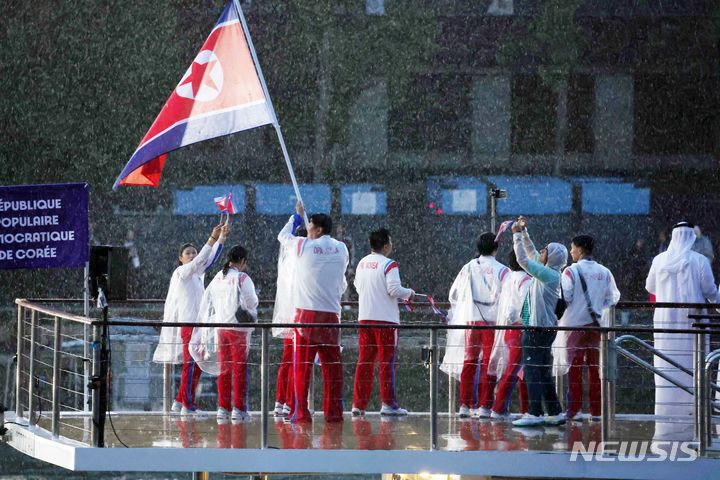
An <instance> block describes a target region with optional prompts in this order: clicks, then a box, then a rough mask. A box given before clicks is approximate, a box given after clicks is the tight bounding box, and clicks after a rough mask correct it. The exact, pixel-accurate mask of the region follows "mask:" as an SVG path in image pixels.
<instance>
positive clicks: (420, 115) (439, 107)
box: [388, 74, 472, 151]
mask: <svg viewBox="0 0 720 480" xmlns="http://www.w3.org/2000/svg"><path fill="white" fill-rule="evenodd" d="M471 85H472V77H471V76H470V75H456V74H453V75H443V74H437V75H424V76H420V77H416V78H414V79H412V80H410V81H409V82H404V81H402V80H391V84H390V91H389V96H390V112H389V118H388V127H389V144H390V148H391V149H394V150H445V151H463V150H469V148H470V121H471V118H470V117H471V115H470V113H471V112H470V90H471Z"/></svg>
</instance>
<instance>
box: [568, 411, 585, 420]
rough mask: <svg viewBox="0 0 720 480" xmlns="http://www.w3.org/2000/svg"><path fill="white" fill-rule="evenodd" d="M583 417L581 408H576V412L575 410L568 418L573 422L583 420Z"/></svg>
mask: <svg viewBox="0 0 720 480" xmlns="http://www.w3.org/2000/svg"><path fill="white" fill-rule="evenodd" d="M583 418H585V415H583V412H582V410H578V412H577V413H576V414H575V415H573V416H572V417H571V418H570V420H572V421H574V422H582V421H583Z"/></svg>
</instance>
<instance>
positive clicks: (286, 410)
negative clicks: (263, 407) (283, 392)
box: [283, 403, 291, 417]
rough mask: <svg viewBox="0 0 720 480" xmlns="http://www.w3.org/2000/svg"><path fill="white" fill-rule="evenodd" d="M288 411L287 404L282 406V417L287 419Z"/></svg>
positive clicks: (288, 406)
mask: <svg viewBox="0 0 720 480" xmlns="http://www.w3.org/2000/svg"><path fill="white" fill-rule="evenodd" d="M290 411H291V409H290V405H288V404H287V403H286V404H285V405H283V415H284V416H286V417H287V416H288V415H290Z"/></svg>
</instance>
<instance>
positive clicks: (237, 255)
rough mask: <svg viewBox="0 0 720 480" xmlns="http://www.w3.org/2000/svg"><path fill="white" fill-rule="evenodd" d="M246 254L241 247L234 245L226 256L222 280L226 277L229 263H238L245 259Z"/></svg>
mask: <svg viewBox="0 0 720 480" xmlns="http://www.w3.org/2000/svg"><path fill="white" fill-rule="evenodd" d="M247 255H248V252H247V250H246V249H245V247H243V246H242V245H234V246H233V247H232V248H231V249H230V251H229V252H228V254H227V261H226V262H225V265H223V269H222V272H223V278H224V277H225V275H227V273H228V270H230V264H231V263H240V262H241V261H242V260H245V259H246V258H247Z"/></svg>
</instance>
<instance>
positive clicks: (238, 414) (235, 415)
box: [232, 408, 250, 420]
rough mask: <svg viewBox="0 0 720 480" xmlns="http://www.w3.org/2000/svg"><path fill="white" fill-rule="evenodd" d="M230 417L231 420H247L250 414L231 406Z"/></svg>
mask: <svg viewBox="0 0 720 480" xmlns="http://www.w3.org/2000/svg"><path fill="white" fill-rule="evenodd" d="M232 419H233V420H249V419H250V414H248V412H245V411H243V410H240V409H239V408H233V410H232Z"/></svg>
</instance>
